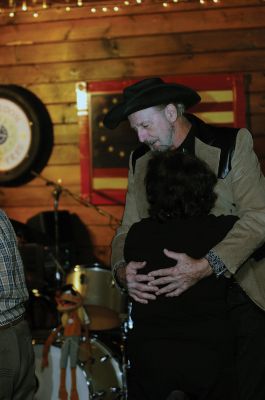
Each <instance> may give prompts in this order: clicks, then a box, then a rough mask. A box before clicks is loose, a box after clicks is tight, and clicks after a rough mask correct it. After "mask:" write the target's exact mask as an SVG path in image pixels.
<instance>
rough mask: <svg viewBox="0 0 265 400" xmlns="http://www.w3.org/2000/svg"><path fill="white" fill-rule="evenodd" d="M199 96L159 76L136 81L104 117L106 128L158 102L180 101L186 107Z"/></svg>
mask: <svg viewBox="0 0 265 400" xmlns="http://www.w3.org/2000/svg"><path fill="white" fill-rule="evenodd" d="M200 100H201V98H200V96H199V95H198V93H197V92H195V91H194V90H193V89H191V88H189V87H187V86H183V85H179V84H177V83H166V82H164V81H163V80H162V79H161V78H149V79H143V80H142V81H139V82H136V83H134V84H133V85H131V86H128V87H126V88H125V89H124V90H123V101H122V102H121V103H119V104H117V105H115V106H114V107H113V108H112V109H111V110H110V111H109V112H108V113H107V114H106V115H105V117H104V120H103V122H104V125H105V127H106V128H109V129H114V128H116V127H117V126H118V125H119V123H120V122H121V121H124V120H126V118H127V117H128V115H130V114H132V113H134V112H136V111H139V110H143V109H145V108H148V107H152V106H156V105H159V104H169V103H171V102H172V103H178V102H179V103H182V104H184V106H185V107H186V109H188V108H190V107H192V106H194V105H195V104H197V103H199V101H200Z"/></svg>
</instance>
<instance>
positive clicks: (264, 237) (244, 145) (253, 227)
mask: <svg viewBox="0 0 265 400" xmlns="http://www.w3.org/2000/svg"><path fill="white" fill-rule="evenodd" d="M230 174H231V176H230V179H231V190H232V195H233V199H234V204H235V206H236V212H237V215H238V216H239V220H238V222H236V224H235V225H234V227H233V228H232V229H231V231H230V232H229V233H228V234H227V236H226V237H225V238H224V240H222V241H221V242H220V243H219V244H218V245H217V246H215V247H214V248H213V249H212V250H213V251H214V252H215V254H217V255H218V256H219V257H220V258H221V260H222V261H223V262H224V264H225V266H226V267H227V269H228V270H229V271H230V272H231V273H232V274H234V273H235V272H236V271H237V270H238V269H239V267H240V266H241V265H242V264H243V262H245V261H246V260H247V259H248V258H249V256H250V255H251V254H252V253H253V251H254V250H256V249H257V248H258V247H259V246H261V245H262V244H263V243H264V241H265V179H264V176H263V175H262V172H261V169H260V164H259V161H258V159H257V156H256V154H255V152H254V150H253V140H252V136H251V134H250V132H249V131H248V130H247V129H240V131H239V132H238V135H237V141H236V147H235V153H234V156H233V159H232V169H231V171H230Z"/></svg>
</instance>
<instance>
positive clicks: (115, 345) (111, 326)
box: [33, 264, 128, 400]
mask: <svg viewBox="0 0 265 400" xmlns="http://www.w3.org/2000/svg"><path fill="white" fill-rule="evenodd" d="M66 283H67V284H72V285H73V287H74V288H75V289H76V290H78V291H79V292H80V294H81V295H82V296H83V299H84V307H85V309H86V311H87V314H88V316H89V320H90V324H89V330H90V339H89V340H90V347H91V354H92V362H91V363H88V362H87V357H86V354H85V353H84V350H83V347H82V339H83V338H82V337H81V338H80V347H79V358H78V367H77V372H76V373H77V388H78V393H79V399H80V400H90V399H102V400H103V399H106V400H114V399H124V400H125V399H127V380H126V375H127V368H128V360H127V357H126V335H127V329H128V321H127V313H126V311H127V305H126V301H127V299H126V296H125V295H124V294H122V293H121V292H120V291H119V290H118V289H117V288H116V286H115V285H114V283H113V278H112V274H111V271H110V270H108V269H105V268H103V267H102V266H100V265H99V264H95V265H92V266H88V265H77V266H75V267H74V268H73V269H72V270H71V271H70V273H69V274H68V275H67V277H66ZM43 304H44V303H43ZM51 311H52V312H53V315H54V317H55V318H51V321H53V323H55V321H56V315H55V314H54V313H55V309H52V307H50V308H49V307H46V312H47V313H50V312H51ZM47 316H48V318H50V316H49V315H47ZM45 317H46V316H45V315H42V316H41V318H42V319H45ZM55 324H56V323H55ZM35 325H36V324H35ZM35 327H36V326H35ZM46 328H47V327H46ZM43 339H44V338H43V337H40V336H38V332H37V331H36V335H35V338H34V330H33V343H34V352H35V362H36V377H37V381H38V388H37V392H36V394H35V398H34V399H35V400H57V399H58V387H59V374H60V348H61V345H62V339H61V337H60V336H58V340H57V341H56V343H55V345H53V346H51V349H50V353H49V366H48V368H45V369H44V370H42V368H41V363H42V351H43V345H44V340H43ZM70 382H71V380H70V368H68V370H67V375H66V386H67V388H68V389H69V387H70Z"/></svg>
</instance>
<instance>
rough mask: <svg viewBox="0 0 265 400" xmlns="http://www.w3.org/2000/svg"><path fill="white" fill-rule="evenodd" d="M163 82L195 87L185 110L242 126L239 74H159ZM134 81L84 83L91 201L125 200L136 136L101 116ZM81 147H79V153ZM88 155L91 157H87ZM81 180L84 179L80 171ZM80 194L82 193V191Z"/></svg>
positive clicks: (208, 119)
mask: <svg viewBox="0 0 265 400" xmlns="http://www.w3.org/2000/svg"><path fill="white" fill-rule="evenodd" d="M162 78H163V79H164V80H165V81H167V82H176V83H180V84H183V85H186V86H189V87H192V88H193V89H195V90H196V91H197V92H198V93H199V94H200V96H201V99H202V100H201V102H200V103H199V104H197V105H196V106H195V107H193V108H192V109H190V110H189V112H191V113H193V114H195V115H196V116H197V117H198V118H200V119H202V120H203V121H204V122H206V123H209V124H212V125H219V126H222V125H223V126H230V127H243V126H245V124H246V121H245V96H244V91H243V88H244V86H243V76H242V75H240V74H232V75H223V74H222V75H197V76H188V75H187V76H167V77H162ZM138 80H139V79H136V80H127V81H111V82H92V83H88V85H87V91H88V100H89V102H88V103H89V128H88V130H89V131H90V132H89V134H90V135H89V138H90V139H89V140H90V143H89V146H88V147H89V148H90V149H91V154H90V157H89V156H88V159H89V160H90V165H89V166H87V168H90V170H91V171H92V174H87V175H89V176H92V178H91V182H90V189H91V190H90V192H91V193H90V195H91V197H92V201H93V202H94V203H102V204H103V203H117V202H119V201H121V202H123V201H124V200H125V193H126V188H127V173H128V161H129V155H130V152H131V151H132V150H133V149H135V148H136V147H137V145H138V144H139V143H138V139H137V136H136V134H135V132H133V131H132V130H131V129H130V127H129V124H128V123H127V122H123V123H121V124H120V125H119V126H118V127H117V128H116V129H115V130H114V131H111V130H108V129H106V128H105V127H104V125H103V118H104V115H105V114H106V113H107V112H108V111H109V109H110V108H111V107H112V106H113V105H114V104H116V103H117V102H119V101H120V99H121V93H122V90H123V88H124V87H126V86H128V85H131V84H132V83H135V82H136V81H138ZM83 152H84V149H82V153H83ZM91 156H92V157H91ZM81 179H86V171H85V170H84V171H82V167H81ZM83 194H84V193H83Z"/></svg>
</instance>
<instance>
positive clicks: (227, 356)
mask: <svg viewBox="0 0 265 400" xmlns="http://www.w3.org/2000/svg"><path fill="white" fill-rule="evenodd" d="M216 182H217V178H216V176H215V174H214V173H213V172H212V171H211V170H210V169H209V167H208V166H207V165H206V163H204V162H203V161H201V160H199V159H198V158H195V157H193V156H190V155H187V154H183V153H180V152H178V151H176V150H170V151H166V152H159V153H157V154H154V155H153V156H152V158H151V159H150V161H149V164H148V169H147V174H146V179H145V184H146V193H147V199H148V202H149V205H150V207H149V214H150V217H149V218H145V219H142V220H141V221H140V222H138V223H136V224H134V225H132V227H131V229H130V231H129V233H128V236H127V239H126V242H125V248H124V255H125V260H126V262H130V261H142V260H145V261H146V265H145V267H144V270H143V272H142V273H143V274H145V273H147V274H148V273H149V272H150V271H151V270H155V269H158V268H161V267H164V268H168V267H171V266H173V265H174V260H172V259H170V258H167V257H166V256H165V255H164V253H163V249H165V248H167V249H169V250H172V251H176V252H180V253H186V254H188V255H189V256H190V257H193V258H195V259H200V258H201V257H203V256H204V255H205V254H206V253H207V252H208V251H209V249H211V248H212V247H213V246H214V245H215V244H217V243H218V242H219V241H221V240H222V239H223V238H224V237H225V235H226V234H227V232H228V231H229V230H230V229H231V228H232V226H233V224H234V223H235V221H236V220H237V217H234V216H223V215H222V216H218V217H217V216H214V215H211V214H210V211H211V209H212V207H213V205H214V203H215V200H216V194H215V193H214V186H215V184H216ZM228 283H229V280H227V279H226V278H225V277H223V276H220V277H219V278H216V276H215V275H211V276H209V277H207V278H205V279H202V280H200V281H199V282H198V283H197V284H196V285H194V286H192V287H191V288H190V289H188V290H187V291H186V292H184V293H183V294H181V295H180V296H178V297H172V296H171V297H170V295H160V296H157V299H156V300H154V301H151V302H149V303H147V304H141V303H139V302H136V301H134V300H133V299H132V312H131V318H132V321H133V329H132V330H131V331H130V332H129V337H128V355H129V359H130V364H131V368H130V369H129V374H128V386H129V399H130V400H149V399H150V400H166V398H167V397H168V396H169V395H170V393H171V392H172V391H174V390H179V391H182V392H184V393H186V395H187V396H188V397H187V398H189V399H192V400H206V399H207V400H236V399H237V389H236V383H235V374H234V358H233V337H232V335H231V331H232V330H231V327H229V321H228V319H227V307H226V294H227V285H228ZM158 382H159V385H158Z"/></svg>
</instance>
